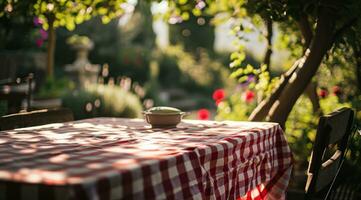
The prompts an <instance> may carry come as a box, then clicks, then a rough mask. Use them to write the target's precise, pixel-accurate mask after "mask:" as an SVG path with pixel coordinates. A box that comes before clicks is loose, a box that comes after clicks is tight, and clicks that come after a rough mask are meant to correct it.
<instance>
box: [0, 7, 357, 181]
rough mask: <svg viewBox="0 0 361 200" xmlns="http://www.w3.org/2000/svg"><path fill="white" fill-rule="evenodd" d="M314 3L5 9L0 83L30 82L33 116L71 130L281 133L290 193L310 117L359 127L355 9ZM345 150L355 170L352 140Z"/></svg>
mask: <svg viewBox="0 0 361 200" xmlns="http://www.w3.org/2000/svg"><path fill="white" fill-rule="evenodd" d="M320 2H321V1H300V2H289V1H280V2H279V1H254V2H248V1H231V0H230V1H226V0H219V1H208V0H207V1H206V0H197V1H187V0H177V1H161V0H158V1H143V0H138V1H137V0H129V1H126V0H109V1H105V0H97V1H87V0H84V1H80V0H71V1H66V0H56V1H55V0H54V1H41V0H27V1H16V0H3V1H1V3H0V64H1V71H0V79H1V81H3V82H4V83H5V82H6V81H11V80H14V81H18V82H22V81H24V80H25V81H26V77H28V76H29V74H33V77H34V80H33V82H32V84H31V88H32V91H33V92H32V98H31V101H30V105H31V108H32V109H40V108H51V107H59V106H63V107H67V108H70V109H71V110H72V111H73V112H74V115H75V118H76V119H84V118H91V117H99V116H112V117H142V116H141V111H142V110H145V109H148V108H150V107H152V106H161V105H163V106H172V107H177V108H180V109H182V110H184V111H188V112H190V113H191V114H190V115H189V116H188V117H187V118H190V119H202V120H207V119H209V120H251V121H264V120H266V121H275V122H278V123H280V124H281V125H282V126H283V127H284V128H285V134H286V136H287V139H288V142H289V144H290V146H291V148H292V150H293V153H294V159H295V162H296V165H295V171H294V176H295V179H293V180H295V181H294V182H292V183H291V184H293V186H295V187H299V186H301V185H304V183H303V182H302V181H303V179H302V180H301V179H300V180H297V176H298V174H297V173H300V174H302V173H303V174H304V171H305V168H306V167H307V162H308V159H309V157H308V156H309V155H310V152H311V148H312V142H313V140H314V136H315V133H316V127H317V123H318V119H319V117H320V116H321V115H323V114H326V113H329V112H331V111H333V110H335V109H337V108H341V107H343V106H347V107H352V108H353V109H355V110H356V112H357V120H359V119H360V117H361V112H360V108H361V102H360V97H361V96H360V95H361V37H360V33H361V32H360V30H361V27H360V24H361V23H360V20H359V19H358V17H359V13H358V12H360V10H361V3H360V2H358V1H356V0H354V1H353V0H348V1H345V2H344V3H341V4H342V5H341V4H339V3H335V2H334V1H330V2H328V3H325V4H331V6H329V7H332V9H333V10H332V12H331V11H329V10H327V9H325V8H324V7H321V8H320V6H319V5H320ZM325 7H326V8H329V7H327V6H325ZM330 9H331V8H330ZM325 13H326V14H325ZM330 13H333V14H330ZM326 15H327V17H325V16H326ZM12 89H13V88H12ZM3 90H10V89H9V88H5V89H4V88H3ZM13 90H27V87H25V89H24V87H22V88H21V87H20V88H17V89H13ZM0 102H1V103H0V104H1V106H0V112H1V114H7V113H9V112H10V110H8V107H9V102H7V101H4V100H2V101H0ZM28 104H29V102H28ZM28 104H27V102H26V101H25V100H24V101H23V102H22V107H23V108H26V107H27V106H28ZM350 147H351V151H349V154H348V155H347V156H348V159H349V165H350V167H353V169H355V170H359V169H358V167H357V166H360V165H358V163H359V162H360V161H359V159H358V158H359V154H360V151H359V148H360V147H361V144H360V140H359V139H357V138H353V140H352V142H351V146H350ZM356 158H357V159H356ZM350 178H351V179H352V178H354V179H356V178H357V177H356V176H354V177H350Z"/></svg>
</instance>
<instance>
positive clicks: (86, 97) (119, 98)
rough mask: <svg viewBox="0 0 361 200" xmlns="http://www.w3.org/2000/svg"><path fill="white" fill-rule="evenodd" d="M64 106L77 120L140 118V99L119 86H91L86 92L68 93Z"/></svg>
mask: <svg viewBox="0 0 361 200" xmlns="http://www.w3.org/2000/svg"><path fill="white" fill-rule="evenodd" d="M62 100H63V106H64V107H67V108H70V109H71V110H72V111H73V113H74V117H75V119H84V118H91V117H130V118H134V117H139V116H140V114H141V111H142V105H141V103H140V101H139V98H138V97H137V96H135V95H134V94H132V93H130V92H128V91H125V90H124V89H122V88H120V87H118V86H111V85H89V86H88V87H87V88H85V89H84V90H80V91H74V92H73V93H67V94H65V95H64V96H63V97H62Z"/></svg>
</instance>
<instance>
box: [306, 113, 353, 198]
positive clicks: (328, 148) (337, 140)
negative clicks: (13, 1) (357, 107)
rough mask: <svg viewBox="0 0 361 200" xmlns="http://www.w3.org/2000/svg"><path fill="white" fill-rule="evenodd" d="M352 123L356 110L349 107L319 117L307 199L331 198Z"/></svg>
mask: <svg viewBox="0 0 361 200" xmlns="http://www.w3.org/2000/svg"><path fill="white" fill-rule="evenodd" d="M353 120H354V111H353V110H352V109H350V108H342V109H339V110H337V111H335V112H333V113H330V114H328V115H325V116H322V117H321V118H320V120H319V124H318V128H317V133H316V139H315V142H314V145H313V150H312V155H311V160H310V163H309V167H308V174H307V175H308V177H307V182H306V187H305V199H315V198H316V199H317V198H320V199H325V198H327V197H329V195H328V194H327V193H328V192H329V191H331V189H332V186H333V183H334V180H335V178H336V177H337V174H338V172H339V170H340V168H341V166H342V163H343V159H344V155H345V150H346V148H347V143H348V139H349V136H350V134H351V132H352V128H353V127H352V126H353Z"/></svg>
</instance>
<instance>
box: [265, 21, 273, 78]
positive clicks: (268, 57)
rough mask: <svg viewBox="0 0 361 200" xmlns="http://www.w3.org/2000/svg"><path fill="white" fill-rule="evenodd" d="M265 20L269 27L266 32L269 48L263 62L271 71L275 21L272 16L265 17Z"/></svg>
mask: <svg viewBox="0 0 361 200" xmlns="http://www.w3.org/2000/svg"><path fill="white" fill-rule="evenodd" d="M264 21H265V23H266V29H267V33H266V34H267V35H266V40H267V50H266V53H265V56H264V59H263V64H265V65H266V66H267V71H268V72H270V67H271V56H272V37H273V27H272V25H273V23H272V20H271V18H265V19H264Z"/></svg>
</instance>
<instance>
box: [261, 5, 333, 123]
mask: <svg viewBox="0 0 361 200" xmlns="http://www.w3.org/2000/svg"><path fill="white" fill-rule="evenodd" d="M333 17H334V12H333V10H331V8H330V7H328V6H327V7H326V6H321V7H320V11H319V17H318V22H317V27H316V34H315V36H314V38H313V40H312V44H311V48H310V49H309V50H307V51H306V52H305V58H306V60H305V62H304V64H303V65H302V66H300V67H299V69H298V70H297V71H296V72H295V73H293V75H292V77H291V78H290V80H289V81H288V84H287V86H286V87H285V89H284V90H283V92H282V93H281V95H280V98H279V99H278V100H277V101H276V102H275V103H274V104H273V105H272V108H271V110H270V113H269V115H268V118H269V120H270V121H273V122H277V123H279V124H280V125H281V126H282V127H284V125H285V122H286V120H287V117H288V115H289V113H290V112H291V110H292V108H293V106H294V104H295V103H296V101H297V99H298V98H299V96H300V95H301V94H302V93H303V91H304V90H305V89H306V87H307V85H308V84H309V82H310V81H311V79H312V77H313V76H314V75H315V73H316V72H317V70H318V68H319V65H320V64H321V61H322V59H323V57H324V56H325V54H326V53H327V50H328V49H329V48H330V46H331V45H330V44H332V39H333V37H332V36H333V35H332V33H333V32H334V19H333Z"/></svg>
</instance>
